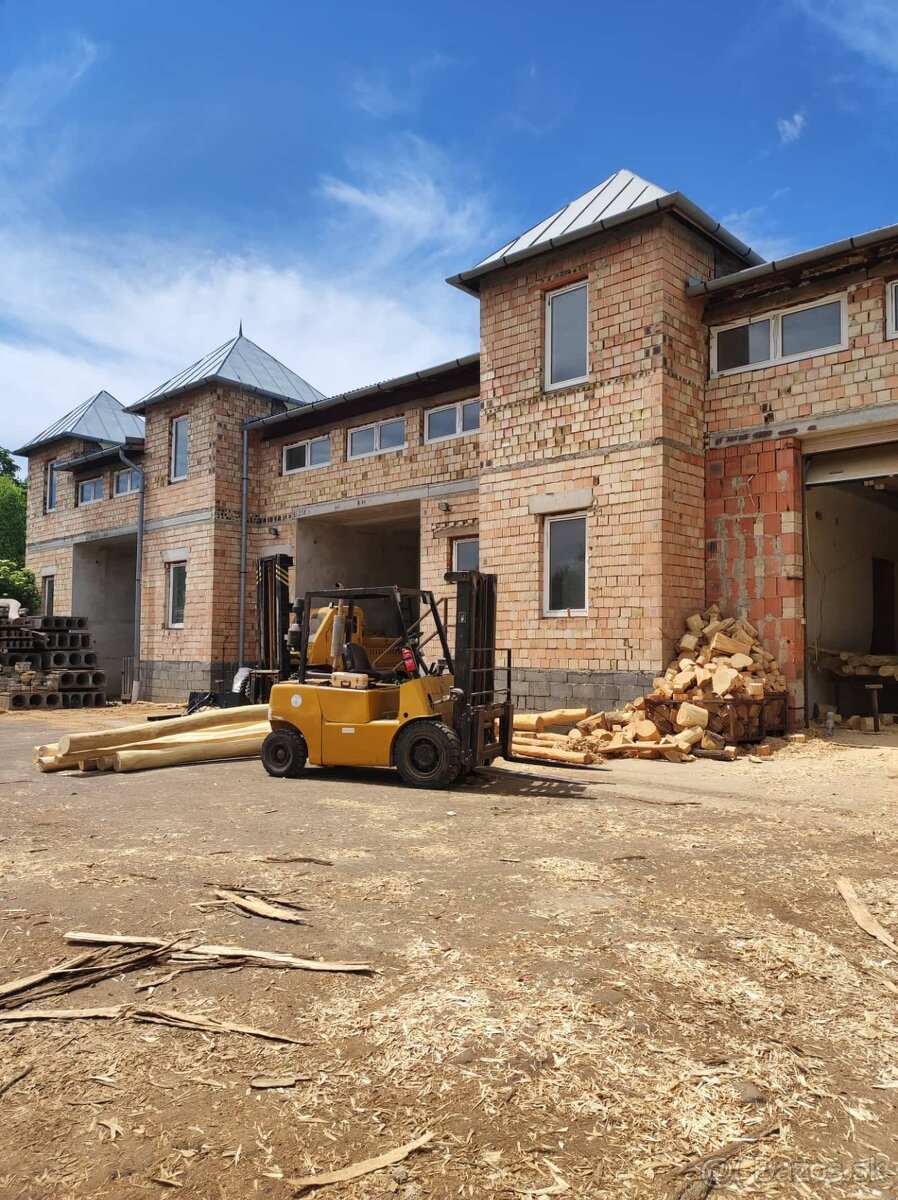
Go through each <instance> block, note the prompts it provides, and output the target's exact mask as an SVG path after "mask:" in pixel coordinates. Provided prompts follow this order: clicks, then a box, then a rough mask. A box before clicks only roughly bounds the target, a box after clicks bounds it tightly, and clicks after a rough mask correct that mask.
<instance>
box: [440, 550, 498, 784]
mask: <svg viewBox="0 0 898 1200" xmlns="http://www.w3.org/2000/svg"><path fill="white" fill-rule="evenodd" d="M444 578H445V580H446V582H447V583H454V584H455V585H456V606H455V654H454V668H455V669H454V672H453V679H454V683H455V688H456V689H457V691H458V693H459V699H458V700H457V701H456V706H455V731H456V733H457V734H458V736H459V738H460V739H461V744H462V759H463V762H464V766H465V769H466V770H472V769H473V768H474V767H476V766H481V765H483V764H485V763H487V762H489V761H490V760H491V759H493V758H496V757H497V756H498V755H502V756H503V757H504V758H511V731H512V720H513V715H514V714H513V709H512V704H511V651H510V650H504V651H497V649H496V576H495V575H484V574H481V573H480V571H449V572H447V573H446V575H445V576H444ZM500 656H501V661H498V660H499V657H500ZM497 676H498V682H497Z"/></svg>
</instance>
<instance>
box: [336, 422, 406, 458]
mask: <svg viewBox="0 0 898 1200" xmlns="http://www.w3.org/2000/svg"><path fill="white" fill-rule="evenodd" d="M404 448H405V417H394V418H393V419H392V420H391V421H378V422H377V423H376V424H374V425H360V426H359V428H358V429H350V431H349V449H348V455H349V457H350V458H364V457H365V455H367V454H382V453H383V451H385V450H402V449H404Z"/></svg>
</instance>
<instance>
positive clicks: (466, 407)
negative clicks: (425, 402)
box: [424, 400, 480, 442]
mask: <svg viewBox="0 0 898 1200" xmlns="http://www.w3.org/2000/svg"><path fill="white" fill-rule="evenodd" d="M479 428H480V401H479V400H462V402H461V403H460V404H447V405H445V406H444V407H442V408H432V409H431V410H430V411H429V412H428V413H426V414H425V416H424V440H425V441H426V442H440V441H442V440H443V438H451V437H460V436H461V435H462V434H465V433H476V432H477V430H478V429H479Z"/></svg>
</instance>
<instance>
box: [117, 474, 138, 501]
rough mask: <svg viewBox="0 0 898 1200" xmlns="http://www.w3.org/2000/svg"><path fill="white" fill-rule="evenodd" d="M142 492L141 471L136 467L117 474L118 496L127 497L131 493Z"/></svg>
mask: <svg viewBox="0 0 898 1200" xmlns="http://www.w3.org/2000/svg"><path fill="white" fill-rule="evenodd" d="M139 491H140V471H138V470H137V468H136V467H133V468H132V467H128V468H127V469H126V470H124V471H116V473H115V494H116V496H127V495H128V493H129V492H139Z"/></svg>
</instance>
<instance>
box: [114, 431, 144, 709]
mask: <svg viewBox="0 0 898 1200" xmlns="http://www.w3.org/2000/svg"><path fill="white" fill-rule="evenodd" d="M118 456H119V458H120V459H121V460H122V462H123V463H124V464H125V466H126V467H130V469H131V470H132V471H137V472H139V474H140V490H139V491H138V493H137V566H136V570H135V575H134V678H133V679H132V680H131V703H132V704H136V703H137V701H138V699H139V697H140V593H141V588H142V586H143V502H144V498H145V495H146V491H145V489H146V475H145V474H144V470H143V468H142V467H139V466H138V465H137V463H135V462H132V461H131V459H130V458H128V456H127V455H126V454H125V452H124V450H122V449H121V448H119V452H118Z"/></svg>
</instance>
